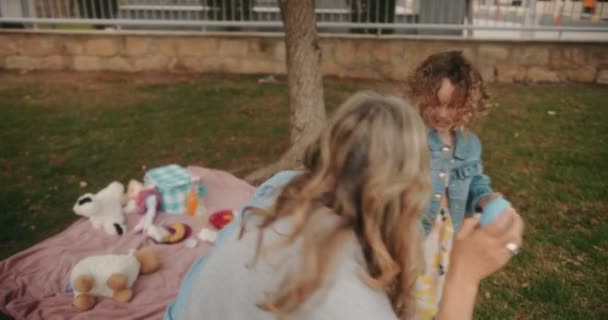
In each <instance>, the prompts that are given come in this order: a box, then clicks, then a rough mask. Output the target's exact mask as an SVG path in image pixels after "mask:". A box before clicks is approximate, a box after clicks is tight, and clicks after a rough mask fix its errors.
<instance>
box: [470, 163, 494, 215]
mask: <svg viewBox="0 0 608 320" xmlns="http://www.w3.org/2000/svg"><path fill="white" fill-rule="evenodd" d="M497 195H499V194H498V193H494V192H493V191H492V186H491V185H490V178H489V177H488V176H486V175H485V174H483V172H482V171H480V173H479V174H477V175H475V176H473V178H472V180H471V186H470V187H469V198H468V200H467V212H469V213H475V212H477V211H479V210H481V209H483V207H484V206H485V204H486V203H487V202H488V200H490V199H491V198H494V197H496V196H497Z"/></svg>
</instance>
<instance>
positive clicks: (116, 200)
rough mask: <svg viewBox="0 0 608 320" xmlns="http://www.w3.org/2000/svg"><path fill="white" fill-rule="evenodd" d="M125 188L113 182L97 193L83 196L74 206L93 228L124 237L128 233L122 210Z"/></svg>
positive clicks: (75, 210)
mask: <svg viewBox="0 0 608 320" xmlns="http://www.w3.org/2000/svg"><path fill="white" fill-rule="evenodd" d="M124 192H125V187H124V186H123V185H122V183H119V182H112V183H110V185H108V186H107V187H105V188H104V189H102V190H101V191H99V192H97V194H91V193H87V194H84V195H82V196H81V197H80V198H78V201H76V204H75V205H74V212H75V213H76V214H77V215H80V216H84V217H88V218H89V220H90V221H91V224H92V225H93V228H95V229H100V228H103V231H105V232H106V233H107V234H110V235H122V234H124V233H125V232H126V231H127V228H126V227H125V224H124V222H125V216H124V211H123V208H122V197H123V194H124Z"/></svg>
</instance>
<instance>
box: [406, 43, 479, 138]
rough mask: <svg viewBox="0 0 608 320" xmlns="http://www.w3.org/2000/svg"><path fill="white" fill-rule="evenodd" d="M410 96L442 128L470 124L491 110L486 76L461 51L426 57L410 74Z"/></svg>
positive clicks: (428, 121) (427, 119) (426, 118)
mask: <svg viewBox="0 0 608 320" xmlns="http://www.w3.org/2000/svg"><path fill="white" fill-rule="evenodd" d="M407 96H408V98H409V99H410V100H411V101H412V102H414V103H415V104H416V105H417V106H418V108H419V110H420V112H421V113H422V116H423V118H424V121H425V122H426V124H427V126H429V127H431V128H434V129H437V130H438V131H448V130H454V129H456V128H458V127H469V126H471V125H472V124H473V123H474V121H475V120H477V119H478V118H479V117H480V116H481V115H482V114H483V113H484V112H485V111H486V110H487V105H486V103H487V99H488V95H487V93H486V91H485V87H484V83H483V79H482V77H481V75H480V74H479V72H478V71H477V70H476V69H475V67H473V65H472V64H471V63H470V62H469V61H468V60H467V59H466V58H465V57H464V56H463V55H462V53H461V52H459V51H447V52H441V53H437V54H433V55H431V56H429V57H428V58H426V59H425V60H424V61H423V62H422V63H421V64H420V65H418V67H417V68H416V69H415V71H414V73H413V74H412V75H410V77H409V78H408V89H407Z"/></svg>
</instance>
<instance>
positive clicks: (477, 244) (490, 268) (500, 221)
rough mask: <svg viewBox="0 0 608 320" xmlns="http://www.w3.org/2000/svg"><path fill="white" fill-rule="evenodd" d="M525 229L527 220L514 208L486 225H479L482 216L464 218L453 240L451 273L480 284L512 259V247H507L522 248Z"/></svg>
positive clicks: (505, 211) (508, 209)
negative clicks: (483, 226)
mask: <svg viewBox="0 0 608 320" xmlns="http://www.w3.org/2000/svg"><path fill="white" fill-rule="evenodd" d="M523 231H524V222H523V220H522V218H521V217H520V216H519V214H518V213H517V212H516V211H515V210H514V209H513V208H507V209H505V210H504V211H503V212H502V213H501V214H500V216H499V217H498V218H497V219H496V221H495V222H494V223H492V224H490V225H488V226H486V227H485V228H479V217H473V218H469V219H465V221H464V222H463V225H462V228H461V229H460V231H459V232H458V233H457V234H456V237H455V239H454V245H453V247H452V253H451V257H450V266H449V269H448V273H454V276H457V278H459V279H461V280H465V281H467V282H470V283H471V284H473V283H475V284H478V283H479V281H481V280H482V279H483V278H485V277H487V276H489V275H491V274H493V273H494V272H496V271H498V270H500V269H501V268H502V267H504V266H505V265H506V264H507V262H509V260H510V259H511V258H512V257H513V252H512V249H513V248H511V249H509V248H508V246H513V244H515V245H517V247H518V248H519V247H521V245H522V242H523Z"/></svg>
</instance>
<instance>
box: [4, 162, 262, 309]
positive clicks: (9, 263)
mask: <svg viewBox="0 0 608 320" xmlns="http://www.w3.org/2000/svg"><path fill="white" fill-rule="evenodd" d="M190 169H191V170H192V171H194V172H195V173H196V174H198V175H200V176H201V177H202V181H203V183H204V184H205V185H206V186H207V188H208V192H207V194H206V195H205V198H204V202H205V205H206V207H207V208H208V209H209V211H211V212H213V211H217V210H221V209H237V208H240V207H241V206H243V205H244V204H245V203H246V202H247V201H248V200H249V198H250V197H251V195H252V194H253V191H254V188H253V187H252V186H251V185H249V184H247V183H246V182H244V181H242V180H239V179H238V178H236V177H234V176H232V175H230V174H229V173H226V172H222V171H217V170H209V169H204V168H198V167H191V168H190ZM66 205H67V204H66ZM127 217H128V218H127V226H128V227H129V228H132V227H133V226H134V225H135V224H136V223H137V221H138V219H139V218H140V216H137V215H129V216H127ZM192 219H193V218H191V217H188V216H186V215H166V214H159V215H158V216H157V218H156V220H155V224H162V223H170V222H185V223H187V224H189V225H190V226H192V227H193V235H191V236H190V237H191V238H193V237H194V238H196V234H197V233H198V231H199V230H200V228H201V226H202V225H201V222H200V221H193V220H192ZM141 247H151V248H153V249H155V250H156V252H157V253H158V254H159V256H160V258H161V264H162V266H161V270H159V271H157V272H155V273H152V274H148V275H141V276H140V277H139V278H138V279H137V281H136V282H135V285H134V287H133V289H134V293H135V295H134V298H133V300H132V301H131V302H129V303H127V304H120V303H117V302H114V301H113V300H111V299H108V298H99V299H98V303H97V305H96V306H95V307H94V308H93V309H92V310H89V311H85V312H80V313H79V312H77V311H76V310H75V309H74V307H73V306H72V298H73V297H72V294H70V293H65V287H66V284H67V283H68V280H69V275H70V271H71V269H72V266H73V265H74V264H75V263H76V262H78V261H79V260H80V259H82V258H84V257H87V256H91V255H98V254H107V253H126V252H128V251H129V250H130V249H134V248H141ZM209 249H210V246H209V245H207V244H204V243H202V242H200V241H199V243H198V246H197V247H196V248H194V249H188V248H186V247H185V246H184V245H183V242H182V243H178V244H172V245H161V244H155V243H154V242H153V241H151V240H150V239H149V238H147V237H146V236H143V235H141V234H133V233H130V232H129V233H128V234H126V235H123V236H121V237H119V236H109V235H106V234H105V233H103V231H98V230H94V229H93V228H92V226H91V225H90V223H89V222H88V221H87V220H86V219H80V220H78V221H77V222H75V223H74V224H73V225H71V226H70V227H69V228H67V230H65V231H63V232H62V233H60V234H58V235H56V236H54V237H52V238H50V239H47V240H45V241H43V242H42V243H39V244H37V245H35V246H33V247H32V248H30V249H27V250H25V251H23V252H20V253H18V254H16V255H14V256H12V257H10V258H8V259H6V260H4V261H2V262H0V310H1V311H2V312H4V313H6V314H9V315H11V316H13V317H15V318H16V319H25V318H27V319H48V320H51V319H161V318H162V315H163V312H164V309H165V308H166V306H167V304H168V303H169V302H171V301H172V300H173V299H174V298H175V295H176V294H177V291H178V289H179V286H180V283H181V279H182V277H183V276H184V274H185V273H186V272H187V271H188V268H189V267H190V265H191V264H192V263H193V262H194V261H195V260H196V259H197V258H199V257H200V256H201V255H203V254H205V253H206V252H207V251H208V250H209Z"/></svg>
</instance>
